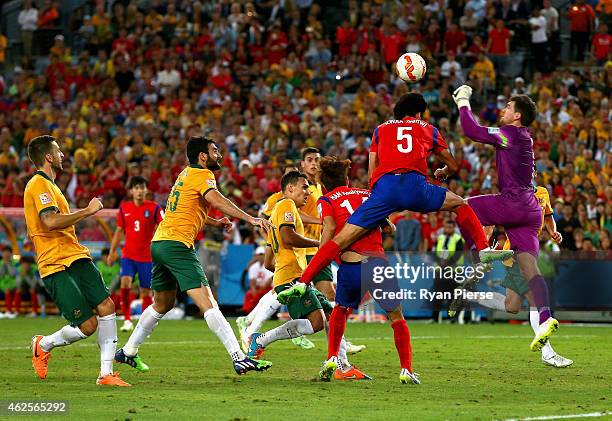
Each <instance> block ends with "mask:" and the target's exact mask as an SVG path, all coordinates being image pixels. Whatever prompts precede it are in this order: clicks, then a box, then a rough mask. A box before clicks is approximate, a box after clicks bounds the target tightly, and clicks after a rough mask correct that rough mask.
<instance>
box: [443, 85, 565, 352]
mask: <svg viewBox="0 0 612 421" xmlns="http://www.w3.org/2000/svg"><path fill="white" fill-rule="evenodd" d="M471 95H472V88H470V87H469V86H467V85H463V86H461V87H459V88H457V89H456V90H455V92H454V94H453V99H454V100H455V103H456V104H457V107H458V108H459V118H460V121H461V127H462V128H463V132H464V133H465V135H466V136H467V137H469V138H470V139H473V140H474V141H476V142H480V143H485V144H489V145H492V146H494V147H495V151H496V153H495V155H496V157H495V163H496V168H497V175H498V180H499V189H500V194H495V195H492V194H491V195H483V196H476V197H470V198H469V199H468V203H469V205H470V206H471V207H472V208H473V209H474V212H475V213H476V215H477V216H478V219H480V221H481V222H482V224H483V225H486V226H488V225H501V226H503V227H504V229H505V230H506V235H507V236H508V240H510V243H511V244H512V248H513V249H514V250H516V254H517V256H516V260H517V262H518V264H519V267H520V269H521V273H522V274H523V276H524V277H525V279H526V280H528V285H529V290H530V291H531V293H532V295H533V301H534V304H535V305H536V307H537V309H538V313H539V327H538V331H537V332H536V334H535V338H534V339H533V341H532V342H531V345H530V348H531V350H532V351H539V350H540V349H542V347H543V346H544V345H545V344H546V342H547V341H548V338H549V337H550V336H551V335H552V334H553V333H554V332H555V331H556V330H557V329H558V328H559V322H558V321H557V320H556V319H554V318H553V317H552V316H551V312H550V308H549V299H548V286H547V285H546V281H545V280H544V277H543V276H542V275H541V274H540V269H539V268H538V261H537V258H538V253H539V248H540V244H539V240H538V233H539V231H540V227H541V226H542V208H541V207H540V205H539V204H538V200H537V198H536V196H535V195H534V193H533V186H532V184H531V180H532V176H533V168H534V155H533V140H532V138H531V134H530V132H529V126H530V125H531V123H533V121H534V120H535V118H536V115H537V110H536V105H535V103H534V102H533V101H532V100H531V98H529V97H528V96H527V95H516V96H513V97H512V98H510V100H509V101H508V104H507V105H506V108H504V109H503V110H502V111H501V113H500V118H499V122H500V124H501V127H500V128H493V127H482V126H480V125H479V124H478V123H477V122H476V120H475V119H474V115H473V114H472V111H471V108H470V97H471ZM460 228H461V227H460ZM466 240H467V241H468V242H470V238H466Z"/></svg>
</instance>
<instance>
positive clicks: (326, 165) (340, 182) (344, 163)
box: [319, 156, 351, 191]
mask: <svg viewBox="0 0 612 421" xmlns="http://www.w3.org/2000/svg"><path fill="white" fill-rule="evenodd" d="M319 165H320V167H321V184H323V187H325V190H327V191H332V190H333V189H335V188H337V187H342V186H348V185H349V179H348V173H349V168H351V161H350V160H349V159H339V158H338V157H337V156H326V157H323V158H321V161H320V162H319Z"/></svg>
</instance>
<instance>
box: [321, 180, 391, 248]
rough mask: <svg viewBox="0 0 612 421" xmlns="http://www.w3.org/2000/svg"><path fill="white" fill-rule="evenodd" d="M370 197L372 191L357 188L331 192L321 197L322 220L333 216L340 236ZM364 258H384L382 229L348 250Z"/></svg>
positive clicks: (374, 230)
mask: <svg viewBox="0 0 612 421" xmlns="http://www.w3.org/2000/svg"><path fill="white" fill-rule="evenodd" d="M369 197H370V191H369V190H364V189H358V188H355V187H346V186H343V187H337V188H335V189H334V190H332V191H331V192H329V193H327V194H325V195H323V196H321V197H320V198H319V201H318V208H319V215H321V220H323V219H325V217H326V216H331V217H332V218H334V221H336V232H335V234H338V233H339V232H340V230H342V227H344V224H346V221H347V220H348V219H349V217H350V216H351V215H352V214H353V212H354V211H355V209H357V208H358V207H359V206H361V204H362V203H363V202H365V201H366V200H368V198H369ZM347 250H350V251H354V252H356V253H359V254H362V255H364V256H376V257H384V256H385V250H384V249H383V245H382V231H381V230H380V228H375V229H372V230H371V231H370V232H368V233H367V234H366V235H365V236H363V237H361V238H360V239H359V240H357V241H356V242H354V243H353V244H351V245H350V246H349V248H347Z"/></svg>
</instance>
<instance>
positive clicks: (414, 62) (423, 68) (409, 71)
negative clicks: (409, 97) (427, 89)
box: [395, 53, 427, 83]
mask: <svg viewBox="0 0 612 421" xmlns="http://www.w3.org/2000/svg"><path fill="white" fill-rule="evenodd" d="M395 69H396V70H397V75H398V76H399V78H400V79H402V80H403V81H404V82H408V83H415V82H418V81H419V80H421V79H423V76H425V73H426V72H427V64H426V63H425V59H424V58H423V57H421V56H420V55H418V54H417V53H405V54H402V55H401V56H400V58H398V59H397V62H396V63H395Z"/></svg>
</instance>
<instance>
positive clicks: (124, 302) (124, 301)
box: [121, 288, 131, 320]
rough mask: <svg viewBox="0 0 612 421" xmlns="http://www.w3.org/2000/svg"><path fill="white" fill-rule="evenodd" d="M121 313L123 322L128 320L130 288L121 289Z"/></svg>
mask: <svg viewBox="0 0 612 421" xmlns="http://www.w3.org/2000/svg"><path fill="white" fill-rule="evenodd" d="M121 312H122V313H123V317H124V318H125V320H130V319H131V315H130V288H121Z"/></svg>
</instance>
